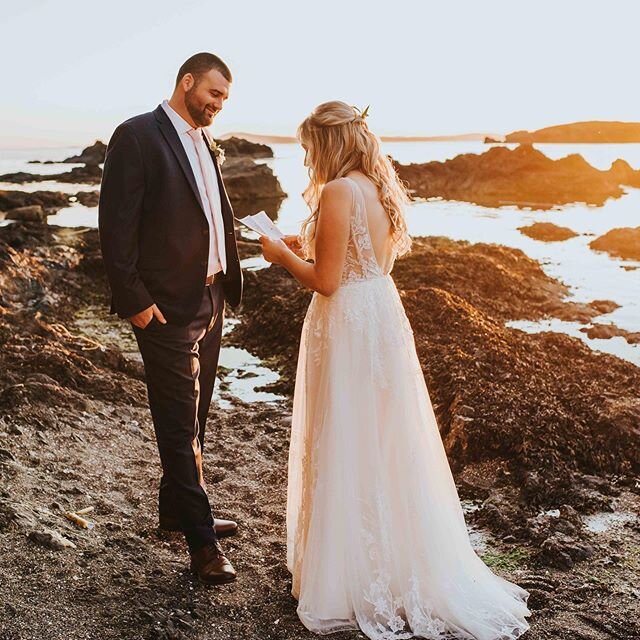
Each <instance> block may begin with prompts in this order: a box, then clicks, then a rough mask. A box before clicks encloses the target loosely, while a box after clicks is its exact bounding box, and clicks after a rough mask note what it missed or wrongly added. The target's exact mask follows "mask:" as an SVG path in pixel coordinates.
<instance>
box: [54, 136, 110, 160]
mask: <svg viewBox="0 0 640 640" xmlns="http://www.w3.org/2000/svg"><path fill="white" fill-rule="evenodd" d="M106 153H107V145H106V144H104V142H101V141H100V140H96V141H95V142H94V143H93V144H92V145H91V146H89V147H86V148H85V149H83V150H82V153H80V155H78V156H71V157H70V158H67V159H66V160H63V161H62V162H66V163H78V164H90V165H99V164H102V163H103V162H104V156H105V154H106Z"/></svg>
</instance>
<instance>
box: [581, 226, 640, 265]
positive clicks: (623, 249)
mask: <svg viewBox="0 0 640 640" xmlns="http://www.w3.org/2000/svg"><path fill="white" fill-rule="evenodd" d="M589 246H590V247H591V248H592V249H593V250H594V251H606V252H607V253H608V254H609V255H610V256H613V257H615V258H622V259H623V260H640V227H622V228H619V229H611V230H610V231H607V233H605V234H604V235H602V236H600V237H599V238H596V239H595V240H592V241H591V242H590V243H589Z"/></svg>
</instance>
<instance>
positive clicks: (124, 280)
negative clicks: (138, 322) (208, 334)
mask: <svg viewBox="0 0 640 640" xmlns="http://www.w3.org/2000/svg"><path fill="white" fill-rule="evenodd" d="M143 199H144V165H143V161H142V153H141V149H140V145H139V143H138V140H137V138H136V136H135V134H134V132H133V131H132V130H131V128H130V126H129V125H127V124H126V123H125V124H122V125H120V126H119V127H118V128H117V129H116V130H115V132H114V134H113V136H112V137H111V140H110V141H109V146H108V148H107V154H106V158H105V162H104V171H103V174H102V185H101V188H100V204H99V209H98V227H99V230H100V246H101V249H102V257H103V260H104V265H105V269H106V272H107V277H108V279H109V284H110V286H111V293H112V295H113V303H114V307H115V310H116V312H117V313H118V315H119V316H120V317H121V318H130V317H131V316H133V315H135V314H136V313H139V312H140V311H143V310H144V309H147V308H148V307H150V306H151V305H152V304H153V299H152V298H151V295H150V294H149V292H148V291H147V288H146V287H145V285H144V283H143V282H142V280H141V279H140V275H139V273H138V269H137V262H138V233H139V228H140V218H141V215H142V206H143Z"/></svg>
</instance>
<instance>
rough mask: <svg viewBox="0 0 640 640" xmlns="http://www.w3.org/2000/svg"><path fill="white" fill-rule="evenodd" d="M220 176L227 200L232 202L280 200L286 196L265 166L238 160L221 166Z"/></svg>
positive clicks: (248, 160) (246, 159)
mask: <svg viewBox="0 0 640 640" xmlns="http://www.w3.org/2000/svg"><path fill="white" fill-rule="evenodd" d="M222 175H223V177H224V183H225V187H226V189H227V192H228V194H229V198H230V199H231V200H232V201H233V203H234V205H235V202H236V201H241V200H249V201H251V200H260V199H275V200H278V199H282V198H284V197H285V196H286V195H287V194H286V193H285V192H284V191H283V190H282V187H281V186H280V183H279V182H278V179H277V178H276V176H275V175H274V174H273V171H272V170H271V168H270V167H268V166H267V165H266V164H258V163H256V162H253V160H251V159H249V158H238V159H233V160H230V161H227V162H225V163H224V164H223V165H222Z"/></svg>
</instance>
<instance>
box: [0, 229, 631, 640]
mask: <svg viewBox="0 0 640 640" xmlns="http://www.w3.org/2000/svg"><path fill="white" fill-rule="evenodd" d="M255 250H256V244H255V243H251V242H242V243H241V252H242V257H247V256H248V255H250V254H253V253H255ZM394 277H395V279H396V281H397V283H398V287H399V289H400V290H401V294H402V298H403V301H404V304H405V306H406V308H407V313H408V315H409V318H410V321H411V323H412V326H413V329H414V333H415V336H416V342H417V347H418V352H419V356H420V359H421V362H422V364H423V369H424V373H425V376H426V378H427V382H428V385H429V388H430V392H431V395H432V399H433V402H434V405H435V407H436V411H437V414H438V417H439V420H440V425H441V429H442V434H443V439H444V442H445V445H446V447H447V451H448V455H449V457H450V460H451V464H452V468H453V470H454V475H455V477H456V481H457V484H458V487H459V491H460V493H461V496H462V497H463V498H464V499H465V501H466V502H467V503H468V504H469V506H470V508H469V510H468V513H467V518H468V522H469V524H470V525H471V526H472V527H479V528H481V530H482V531H485V532H486V534H485V535H486V536H488V537H489V539H490V544H489V546H488V548H487V549H486V550H485V552H484V555H483V558H484V559H485V561H486V562H488V563H490V564H491V565H492V566H493V567H494V569H495V570H496V571H498V572H499V573H501V574H503V575H505V576H506V577H509V579H511V580H514V581H516V582H518V583H519V584H522V585H523V586H525V587H526V588H527V589H529V590H530V591H531V594H532V595H531V599H530V604H531V607H532V609H534V617H533V619H532V629H531V631H530V633H529V636H528V637H530V638H531V639H532V640H536V639H543V638H544V639H547V638H558V639H560V638H563V639H564V638H567V637H576V638H577V637H580V638H590V639H593V640H600V639H602V640H605V639H607V640H608V639H610V638H615V639H617V640H620V639H621V638H622V639H628V640H630V639H631V638H633V637H635V636H634V635H633V634H637V633H638V632H639V629H638V628H637V627H634V626H633V625H634V624H635V623H634V622H633V617H632V616H631V617H630V616H629V615H628V613H629V612H630V611H632V610H634V608H637V606H638V602H639V599H638V594H637V591H636V592H635V593H634V588H635V587H634V584H635V576H636V573H637V571H638V569H639V568H640V557H639V556H638V552H637V549H638V541H639V540H640V526H639V524H638V521H637V518H635V519H634V518H633V517H630V519H628V520H624V518H626V517H627V516H624V518H623V515H622V514H628V513H632V512H633V511H634V510H637V509H638V507H639V505H640V496H639V494H638V487H637V485H636V484H634V477H635V476H636V475H637V472H638V464H639V463H638V459H637V452H638V449H639V447H638V445H639V440H640V430H639V428H638V426H639V424H640V406H639V405H638V396H639V395H640V369H639V368H637V367H634V366H633V365H631V364H629V363H627V362H624V361H622V360H619V359H617V358H614V357H611V356H607V355H600V354H596V353H594V352H592V351H591V350H590V349H588V348H587V347H586V346H584V345H583V344H582V343H581V342H579V341H578V340H575V339H572V338H568V337H566V336H562V335H558V334H552V333H547V334H539V335H528V334H524V333H522V332H520V331H516V330H514V329H508V328H506V327H505V326H504V322H505V321H506V320H508V319H522V318H529V319H536V318H542V317H548V316H550V315H552V316H553V315H557V314H563V315H564V316H565V317H570V318H584V319H588V320H591V319H593V318H595V317H597V315H598V314H599V313H602V312H604V311H606V310H608V309H610V308H611V306H612V305H611V303H610V302H607V301H594V302H592V303H589V304H581V305H578V304H575V303H568V302H566V301H565V300H564V299H563V298H564V296H565V294H566V288H565V287H564V286H563V285H562V284H561V283H559V282H557V281H555V280H553V279H552V278H549V277H548V276H546V275H545V274H544V272H543V271H542V269H541V268H540V266H539V265H538V264H537V263H536V262H535V261H533V260H530V259H529V258H527V257H526V256H525V255H524V254H522V252H519V251H517V250H513V249H508V248H505V247H500V246H498V245H472V244H468V243H464V242H454V241H451V240H447V239H444V238H426V239H417V240H416V248H415V250H414V252H413V254H412V255H411V256H410V257H408V258H407V259H403V260H401V261H399V262H398V264H397V266H396V269H395V271H394ZM246 283H247V286H246V297H245V301H244V303H243V307H242V308H241V310H240V312H239V313H238V314H235V318H236V320H237V321H238V322H237V324H236V325H235V329H234V331H233V332H232V333H231V335H230V336H228V337H227V338H226V340H227V344H228V345H238V346H241V347H243V348H246V349H248V350H249V351H251V352H253V353H256V354H257V355H259V356H262V357H263V358H264V361H265V363H266V364H268V365H270V366H272V367H277V368H278V369H279V371H280V372H281V373H282V378H281V380H280V382H279V383H278V384H277V388H278V389H279V391H280V392H282V393H285V394H290V392H291V389H292V382H293V379H292V375H293V366H294V365H295V360H296V353H297V345H298V339H299V331H300V326H301V323H302V319H303V317H304V312H305V310H306V305H307V303H308V300H309V293H308V292H306V291H304V290H301V289H300V288H299V287H298V286H297V285H296V284H295V283H294V282H293V281H292V280H291V278H290V277H288V276H287V275H286V274H285V273H284V272H283V271H282V270H281V269H279V268H277V267H271V268H268V269H264V270H261V271H257V272H247V273H246ZM0 291H1V292H2V296H1V298H0V340H1V343H2V349H0V477H2V483H1V487H2V488H1V489H0V544H2V547H3V554H2V559H1V560H0V562H1V564H0V570H1V571H2V574H3V581H2V583H1V584H0V600H2V602H4V603H5V606H4V608H0V630H1V631H2V633H4V634H5V635H7V634H13V635H7V637H9V638H19V639H22V638H42V637H46V638H48V639H50V640H58V639H60V640H62V639H63V638H64V639H65V640H66V639H67V638H69V637H74V638H95V637H100V638H104V639H111V638H113V639H116V638H118V639H122V638H156V639H164V640H167V639H177V638H182V639H184V638H192V639H194V640H195V639H202V640H205V639H206V640H209V639H212V638H214V637H215V638H216V640H231V639H234V640H237V638H239V637H242V638H247V639H255V640H258V639H261V640H262V639H267V638H274V639H275V638H278V639H280V638H292V639H293V638H305V639H309V640H310V639H311V638H312V637H313V636H312V635H311V634H309V633H308V632H306V630H305V629H304V628H303V627H302V626H301V624H300V623H299V621H298V619H297V617H296V615H295V601H294V600H293V599H292V598H291V596H290V594H289V590H290V581H289V576H288V573H287V571H286V567H285V558H284V554H285V543H284V502H285V494H286V464H287V447H288V424H289V420H290V418H289V416H290V410H291V406H290V395H287V397H288V399H287V400H285V401H284V402H282V403H277V404H261V403H252V404H244V403H242V402H239V401H236V402H235V403H234V405H233V406H232V408H230V409H228V410H222V409H219V410H215V409H214V410H213V411H212V415H211V426H210V427H209V429H210V431H209V434H210V436H209V442H210V443H211V445H210V446H209V447H208V448H205V476H206V480H207V482H208V484H209V486H210V488H211V494H212V496H213V498H214V502H215V505H216V509H217V513H218V514H219V515H220V516H221V517H225V516H226V517H235V518H237V519H238V520H239V522H240V525H241V532H240V535H239V536H238V537H237V538H235V539H230V541H228V542H226V543H225V545H224V546H225V550H227V551H228V553H229V555H230V557H231V559H232V561H233V562H234V564H235V565H236V567H237V569H238V571H239V576H240V577H239V580H238V582H237V584H235V585H233V586H231V587H229V588H225V589H217V590H216V589H207V588H205V587H203V586H202V585H198V584H197V583H194V582H193V580H192V578H191V577H190V575H189V573H188V571H187V568H186V557H187V556H186V550H185V547H184V544H183V543H182V541H181V540H180V537H179V536H175V535H172V534H161V533H159V532H158V531H157V529H156V517H157V513H156V504H155V496H156V488H157V482H158V474H159V465H158V463H157V454H156V451H155V443H154V441H153V431H152V426H151V423H150V419H149V416H148V410H147V407H146V399H145V390H144V384H143V372H142V368H141V365H140V363H139V361H138V360H137V359H136V357H135V355H131V354H132V353H135V348H134V347H132V346H131V337H130V335H129V332H128V330H127V329H126V326H123V323H122V322H120V321H118V320H116V319H114V318H113V317H109V316H107V315H106V312H104V311H103V312H102V313H100V312H96V311H95V309H103V310H104V309H105V307H106V300H107V289H106V282H105V279H104V275H103V272H102V264H101V259H100V253H99V248H98V237H97V231H96V230H95V229H63V228H58V227H52V226H44V225H37V224H27V223H16V224H12V225H8V226H6V227H3V228H0ZM87 310H91V311H90V315H91V316H92V319H93V322H94V326H93V327H92V329H91V330H90V331H89V330H88V329H87V320H86V316H87ZM79 317H83V318H84V319H83V321H82V322H80V321H79ZM100 336H104V339H100ZM214 443H215V444H214ZM86 508H93V510H92V511H90V512H88V513H87V515H85V516H84V518H85V519H86V520H87V521H88V522H89V524H90V525H92V526H91V527H90V528H88V529H84V528H82V527H80V526H78V525H77V524H74V523H73V522H71V521H70V520H69V519H68V518H67V517H66V516H65V514H67V513H68V512H77V511H78V510H83V509H86ZM601 512H610V513H611V514H612V516H615V515H616V514H620V518H622V520H621V524H620V525H618V526H617V527H612V528H611V529H607V531H605V532H604V533H601V534H596V533H594V532H593V531H591V530H590V529H589V528H588V527H586V526H585V520H584V519H585V517H595V516H597V514H599V513H601ZM589 514H591V515H589ZM594 514H595V515H594ZM598 517H599V516H598ZM69 543H70V544H69ZM72 545H73V546H72ZM623 619H625V620H626V622H625V625H624V626H622V624H621V621H622V620H623ZM624 634H626V635H624ZM356 636H357V634H355V633H340V634H337V635H336V639H337V640H347V639H349V640H350V639H352V638H355V637H356Z"/></svg>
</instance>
